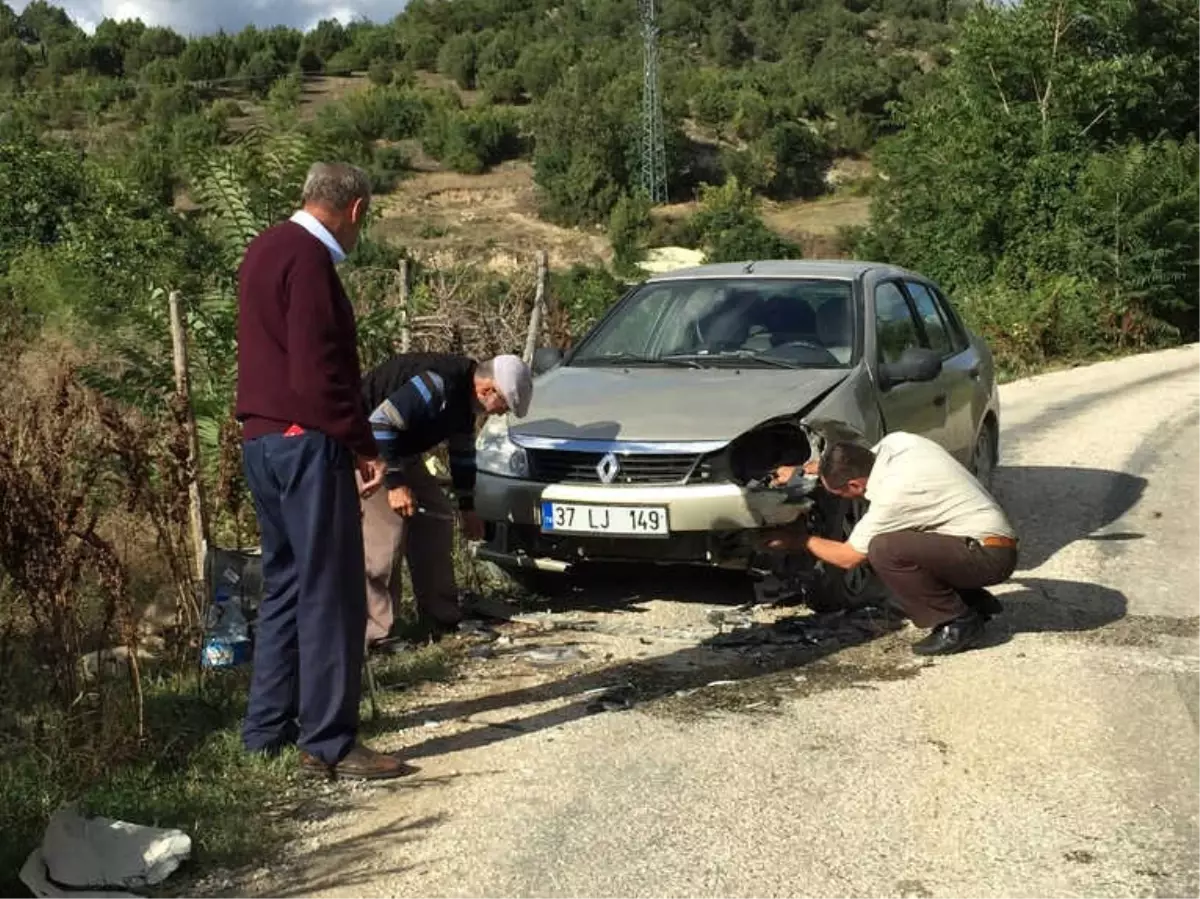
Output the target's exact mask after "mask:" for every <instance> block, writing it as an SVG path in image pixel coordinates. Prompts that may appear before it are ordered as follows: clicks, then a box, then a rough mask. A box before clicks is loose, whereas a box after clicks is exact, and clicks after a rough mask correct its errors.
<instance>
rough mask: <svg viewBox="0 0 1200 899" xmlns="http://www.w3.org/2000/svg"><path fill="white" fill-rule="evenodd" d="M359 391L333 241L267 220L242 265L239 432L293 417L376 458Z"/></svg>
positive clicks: (255, 432)
mask: <svg viewBox="0 0 1200 899" xmlns="http://www.w3.org/2000/svg"><path fill="white" fill-rule="evenodd" d="M361 391H362V375H361V372H360V370H359V364H358V331H357V327H356V326H355V323H354V308H353V307H352V306H351V305H350V300H349V299H348V298H347V297H346V292H345V290H343V289H342V282H341V280H340V279H339V278H338V274H337V269H336V268H335V267H334V264H333V259H332V258H331V257H330V255H329V250H328V249H327V248H326V247H325V245H324V244H323V243H321V241H320V240H318V239H317V238H315V237H313V236H312V235H311V234H309V233H308V232H307V231H306V230H304V228H303V227H301V226H300V225H297V224H295V223H294V222H283V223H282V224H279V225H275V226H274V227H273V228H268V229H267V230H266V231H264V232H263V233H262V234H260V235H258V237H256V238H254V240H253V241H251V242H250V246H249V247H247V248H246V255H245V256H244V257H243V259H242V266H241V269H240V270H239V272H238V382H237V417H238V420H239V421H241V422H242V436H243V437H244V438H245V439H246V440H252V439H254V438H255V437H261V436H262V435H264V434H272V433H279V432H281V431H284V430H286V429H287V428H288V427H289V426H290V425H292V424H297V425H300V426H301V427H303V428H309V429H312V430H314V431H320V432H321V433H323V434H325V435H326V436H327V437H332V438H333V439H334V440H337V441H339V442H340V443H342V444H344V445H345V446H346V447H347V448H348V449H350V450H352V451H353V452H355V453H357V454H358V455H360V456H368V457H374V456H376V455H377V454H378V450H377V448H376V446H375V438H374V437H373V436H372V434H371V426H370V424H369V423H368V422H367V414H366V410H364V409H363V402H362V392H361Z"/></svg>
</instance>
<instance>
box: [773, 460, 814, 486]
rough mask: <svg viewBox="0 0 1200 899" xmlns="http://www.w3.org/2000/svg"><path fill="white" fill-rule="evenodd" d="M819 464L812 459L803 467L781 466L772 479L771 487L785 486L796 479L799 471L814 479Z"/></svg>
mask: <svg viewBox="0 0 1200 899" xmlns="http://www.w3.org/2000/svg"><path fill="white" fill-rule="evenodd" d="M818 464H819V462H818V460H816V459H810V460H809V461H807V462H805V463H804V465H803V466H801V465H780V466H779V467H778V468H776V469H775V471H774V473H773V475H772V477H771V486H772V487H782V486H784V485H785V484H787V482H788V481H790V480H791V479H792V478H794V477H795V476H796V472H797V471H803V472H804V473H805V474H806V475H808V476H809V477H812V476H813V475H815V474H816V473H817V466H818Z"/></svg>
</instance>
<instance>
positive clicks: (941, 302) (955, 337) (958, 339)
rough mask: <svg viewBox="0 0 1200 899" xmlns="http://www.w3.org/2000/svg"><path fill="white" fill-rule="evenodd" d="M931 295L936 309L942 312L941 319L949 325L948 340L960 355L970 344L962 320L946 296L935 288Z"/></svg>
mask: <svg viewBox="0 0 1200 899" xmlns="http://www.w3.org/2000/svg"><path fill="white" fill-rule="evenodd" d="M932 293H933V296H934V299H936V300H937V304H938V309H940V310H942V318H943V319H945V320H946V322H947V324H949V325H950V340H951V342H952V343H953V344H954V350H955V352H959V353H961V352H962V351H963V350H965V349H966V348H967V344H968V343H969V342H970V341H969V340H968V338H967V329H966V328H965V327H964V326H963V323H962V319H961V318H959V317H958V312H957V311H956V310H955V309H954V306H953V305H951V303H950V301H949V300H948V299H946V295H945V294H944V293H942V292H941V291H940V290H938V289H937V288H936V287H935V288H933V289H932Z"/></svg>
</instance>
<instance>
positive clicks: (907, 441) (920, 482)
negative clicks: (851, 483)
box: [847, 431, 1017, 554]
mask: <svg viewBox="0 0 1200 899" xmlns="http://www.w3.org/2000/svg"><path fill="white" fill-rule="evenodd" d="M872 452H874V453H875V464H874V465H873V466H872V468H871V476H870V477H869V478H868V479H867V492H866V500H867V502H868V503H869V506H868V507H867V512H866V514H865V515H863V517H862V518H861V519H859V521H858V523H857V524H856V525H855V526H854V530H853V531H852V532H851V534H850V537H849V538H848V540H847V542H848V543H849V544H850V545H851V546H852V547H854V548H855V549H856V550H858V551H859V552H860V553H864V554H865V553H866V552H867V550H868V548H869V547H870V545H871V541H872V540H873V539H874V538H875V537H877V536H879V535H880V534H890V533H892V532H894V531H908V530H913V531H929V532H932V533H935V534H946V535H949V536H951V537H970V538H973V539H975V540H982V539H983V538H984V537H1014V538H1015V537H1016V536H1017V533H1016V531H1015V530H1014V529H1013V526H1012V525H1011V524H1010V523H1009V520H1008V517H1007V516H1006V515H1005V514H1004V511H1003V510H1002V509H1001V508H1000V506H999V504H998V503H997V502H996V501H995V500H994V499H993V498H992V497H991V495H990V494H989V493H988V492H987V491H986V490H985V489H984V488H983V485H982V484H980V483H979V481H977V480H975V478H974V477H972V476H971V473H970V472H969V471H967V469H966V468H964V467H963V466H962V465H961V464H960V463H959V461H958V460H957V459H955V458H954V457H953V456H951V455H950V454H949V453H948V452H946V450H944V449H943V448H942V447H941V446H940V445H938V444H937V443H934V442H933V441H932V440H929V439H928V438H926V437H920V436H918V435H916V434H908V433H905V432H903V431H894V432H892V433H891V434H888V435H887V436H886V437H884V438H883V439H882V440H880V441H879V443H877V444H876V445H875V447H874V448H873V449H872Z"/></svg>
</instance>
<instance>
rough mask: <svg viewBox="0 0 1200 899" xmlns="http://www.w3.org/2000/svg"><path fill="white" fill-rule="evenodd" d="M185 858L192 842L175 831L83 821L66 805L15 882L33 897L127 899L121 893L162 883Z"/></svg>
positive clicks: (116, 823)
mask: <svg viewBox="0 0 1200 899" xmlns="http://www.w3.org/2000/svg"><path fill="white" fill-rule="evenodd" d="M191 853H192V839H191V837H189V836H188V835H187V834H186V833H184V832H183V831H181V830H173V829H172V830H165V829H163V828H159V827H146V826H143V825H141V824H130V823H129V822H127V821H115V820H113V819H111V818H87V817H84V815H83V814H82V813H81V812H80V811H79V809H78V807H77V806H75V805H66V806H63V807H62V808H61V809H59V810H58V811H57V812H55V813H54V815H53V816H52V817H51V818H50V822H49V824H47V825H46V832H45V834H44V835H43V837H42V845H41V846H40V847H38V848H37V849H35V850H34V851H33V852H32V853H31V854H30V856H29V858H28V859H27V860H26V862H25V865H24V867H22V869H21V880H22V882H23V883H24V884H25V885H26V886H27V887H29V889H30V891H31V892H32V893H33V894H34V895H35V896H39V897H41V896H133V895H135V894H134V893H129V892H124V890H136V889H144V888H145V887H148V886H154V885H156V884H159V883H162V882H163V881H164V880H166V879H167V878H168V877H170V876H171V875H172V874H173V873H175V871H176V869H178V867H179V866H180V865H181V864H183V862H184V861H186V860H187V859H188V857H189V856H190V855H191Z"/></svg>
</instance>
